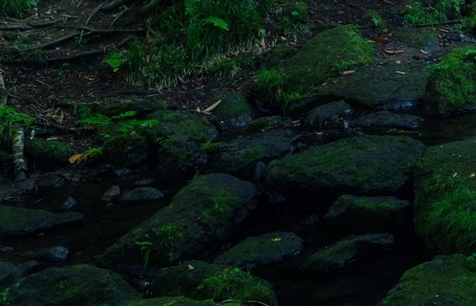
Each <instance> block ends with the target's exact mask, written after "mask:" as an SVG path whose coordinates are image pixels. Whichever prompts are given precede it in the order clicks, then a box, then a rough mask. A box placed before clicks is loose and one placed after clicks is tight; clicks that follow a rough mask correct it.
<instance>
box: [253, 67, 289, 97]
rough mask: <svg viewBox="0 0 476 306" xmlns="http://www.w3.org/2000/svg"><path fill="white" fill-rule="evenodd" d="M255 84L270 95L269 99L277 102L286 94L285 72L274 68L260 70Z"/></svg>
mask: <svg viewBox="0 0 476 306" xmlns="http://www.w3.org/2000/svg"><path fill="white" fill-rule="evenodd" d="M255 86H256V89H257V90H260V91H263V92H264V93H265V94H266V95H267V96H268V97H267V98H268V100H269V101H272V102H276V101H278V100H280V99H281V98H282V97H283V95H284V74H283V73H281V72H279V71H278V70H276V69H274V68H273V69H263V70H260V71H259V72H258V74H257V75H256V83H255Z"/></svg>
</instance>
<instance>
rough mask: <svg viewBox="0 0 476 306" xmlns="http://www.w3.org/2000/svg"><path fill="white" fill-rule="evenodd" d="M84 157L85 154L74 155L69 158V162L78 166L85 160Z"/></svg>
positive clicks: (86, 154)
mask: <svg viewBox="0 0 476 306" xmlns="http://www.w3.org/2000/svg"><path fill="white" fill-rule="evenodd" d="M86 156H88V153H87V152H84V153H79V154H74V155H73V156H71V157H70V158H69V162H70V163H72V164H79V163H80V162H82V161H83V160H84V159H85V158H86Z"/></svg>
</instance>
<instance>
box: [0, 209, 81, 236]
mask: <svg viewBox="0 0 476 306" xmlns="http://www.w3.org/2000/svg"><path fill="white" fill-rule="evenodd" d="M83 217H84V215H83V214H82V213H78V212H65V213H52V212H49V211H46V210H42V209H31V208H22V207H13V206H0V233H3V235H5V236H21V235H24V234H28V233H32V232H36V231H38V230H44V229H48V228H51V227H54V226H57V225H62V224H67V223H71V222H77V221H80V220H82V219H83Z"/></svg>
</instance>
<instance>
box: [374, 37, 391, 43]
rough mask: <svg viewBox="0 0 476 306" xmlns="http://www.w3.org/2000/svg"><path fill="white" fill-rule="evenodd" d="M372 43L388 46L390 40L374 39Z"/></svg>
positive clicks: (383, 38)
mask: <svg viewBox="0 0 476 306" xmlns="http://www.w3.org/2000/svg"><path fill="white" fill-rule="evenodd" d="M374 41H375V42H377V43H381V44H388V43H389V42H390V39H388V38H386V37H377V38H375V39H374Z"/></svg>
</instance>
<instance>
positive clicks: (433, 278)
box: [379, 254, 476, 306]
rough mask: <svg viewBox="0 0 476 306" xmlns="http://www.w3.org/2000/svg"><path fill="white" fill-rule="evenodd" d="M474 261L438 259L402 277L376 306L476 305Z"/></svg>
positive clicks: (411, 270)
mask: <svg viewBox="0 0 476 306" xmlns="http://www.w3.org/2000/svg"><path fill="white" fill-rule="evenodd" d="M475 272H476V263H475V258H474V257H470V258H468V257H466V256H463V255H460V254H454V255H450V256H437V257H435V258H434V259H433V260H431V261H428V262H425V263H422V264H420V265H418V266H416V267H414V268H412V269H410V270H408V271H407V272H405V274H404V275H403V276H402V278H401V279H400V281H399V282H398V284H397V285H396V286H395V287H394V288H393V289H392V290H390V291H389V292H388V294H387V297H386V298H385V299H384V300H383V301H382V302H380V304H379V306H419V305H442V306H443V305H444V306H472V305H476V294H475V293H474V284H475V283H476V273H475Z"/></svg>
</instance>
